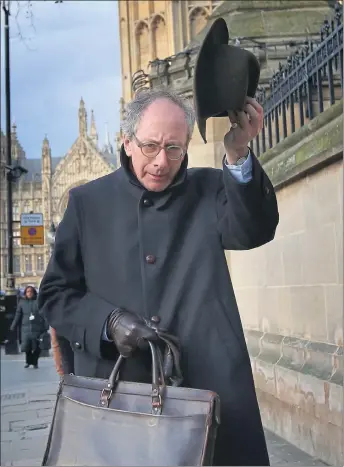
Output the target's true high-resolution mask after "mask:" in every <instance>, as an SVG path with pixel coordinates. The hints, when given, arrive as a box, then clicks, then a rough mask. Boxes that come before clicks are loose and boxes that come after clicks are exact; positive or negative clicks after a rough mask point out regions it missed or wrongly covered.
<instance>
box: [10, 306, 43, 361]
mask: <svg viewBox="0 0 344 467" xmlns="http://www.w3.org/2000/svg"><path fill="white" fill-rule="evenodd" d="M31 315H32V316H33V317H34V319H32V320H30V316H31ZM17 326H20V327H21V351H22V352H28V351H30V350H32V351H34V350H36V349H37V348H38V346H39V342H38V339H39V337H40V336H41V335H42V334H43V333H44V331H46V330H48V328H49V326H48V324H47V322H46V320H45V319H44V318H43V317H42V316H41V315H40V313H39V311H38V301H37V300H36V299H27V298H21V299H20V300H19V302H18V306H17V310H16V313H15V315H14V319H13V322H12V325H11V329H16V328H17Z"/></svg>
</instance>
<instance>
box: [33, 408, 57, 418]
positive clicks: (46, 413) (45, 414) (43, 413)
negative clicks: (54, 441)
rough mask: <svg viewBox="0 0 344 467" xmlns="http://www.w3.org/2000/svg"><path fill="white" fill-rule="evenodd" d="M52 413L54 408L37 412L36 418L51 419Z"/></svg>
mask: <svg viewBox="0 0 344 467" xmlns="http://www.w3.org/2000/svg"><path fill="white" fill-rule="evenodd" d="M53 413H54V407H49V408H46V409H39V410H37V415H38V417H52V416H53Z"/></svg>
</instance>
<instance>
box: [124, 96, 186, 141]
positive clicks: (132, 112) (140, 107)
mask: <svg viewBox="0 0 344 467" xmlns="http://www.w3.org/2000/svg"><path fill="white" fill-rule="evenodd" d="M158 99H167V100H169V101H171V102H173V103H174V104H176V105H178V107H180V108H181V109H182V110H183V111H184V114H185V120H186V123H187V126H188V141H190V139H191V136H192V133H193V129H194V126H195V113H194V110H193V107H192V105H191V104H190V102H189V100H187V99H186V98H183V97H181V96H179V95H178V94H177V93H176V92H174V91H170V90H169V89H166V88H159V89H147V90H144V91H141V92H139V93H137V94H136V95H135V97H134V99H133V100H132V101H131V102H129V103H128V104H127V105H126V108H125V117H124V119H123V121H122V122H121V129H122V132H123V134H124V135H125V136H126V137H127V138H129V139H132V138H133V136H134V135H135V132H136V130H137V127H138V125H139V123H140V120H141V118H142V115H143V113H144V111H145V110H146V109H147V107H149V106H150V105H151V104H152V103H153V102H155V101H156V100H158Z"/></svg>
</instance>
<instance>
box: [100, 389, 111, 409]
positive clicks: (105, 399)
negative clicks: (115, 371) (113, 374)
mask: <svg viewBox="0 0 344 467" xmlns="http://www.w3.org/2000/svg"><path fill="white" fill-rule="evenodd" d="M108 386H109V387H107V388H104V389H103V390H102V392H101V394H100V402H99V403H100V406H101V407H109V401H110V398H111V396H112V389H111V387H110V385H108Z"/></svg>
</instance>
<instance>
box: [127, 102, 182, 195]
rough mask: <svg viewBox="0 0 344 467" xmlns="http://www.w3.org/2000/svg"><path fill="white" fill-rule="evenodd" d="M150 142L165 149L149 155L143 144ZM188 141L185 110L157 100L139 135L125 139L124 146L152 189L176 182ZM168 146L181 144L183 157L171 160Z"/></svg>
mask: <svg viewBox="0 0 344 467" xmlns="http://www.w3.org/2000/svg"><path fill="white" fill-rule="evenodd" d="M147 143H155V144H158V145H159V146H162V147H163V149H161V150H160V152H159V154H158V155H157V156H155V157H153V158H149V157H146V156H145V155H144V154H143V153H142V151H141V148H140V147H139V145H140V146H141V145H142V144H147ZM187 144H188V127H187V123H186V120H185V115H184V112H183V110H182V109H181V108H180V107H179V106H177V105H176V104H174V103H173V102H170V101H169V100H167V99H159V100H156V101H155V102H153V103H152V104H151V105H150V106H149V107H147V109H146V110H145V111H144V113H143V115H142V117H141V121H140V123H139V125H138V128H137V130H136V134H135V137H134V138H133V139H132V140H129V139H127V138H124V148H125V151H126V153H127V155H128V157H130V158H131V162H132V170H133V171H134V173H135V175H136V177H137V179H138V180H139V181H140V182H141V184H142V185H143V186H144V187H145V188H146V189H147V190H149V191H163V190H165V189H166V188H167V187H168V186H169V185H170V184H171V183H172V181H173V179H174V177H175V176H176V174H177V172H178V170H179V168H180V166H181V164H182V162H183V159H184V154H185V152H186V150H187ZM167 146H179V147H180V148H181V149H182V150H183V155H182V157H180V158H179V159H177V160H171V159H170V158H169V157H168V153H167V151H166V149H165V148H166V147H167ZM149 147H150V146H149ZM177 151H178V150H177Z"/></svg>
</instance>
